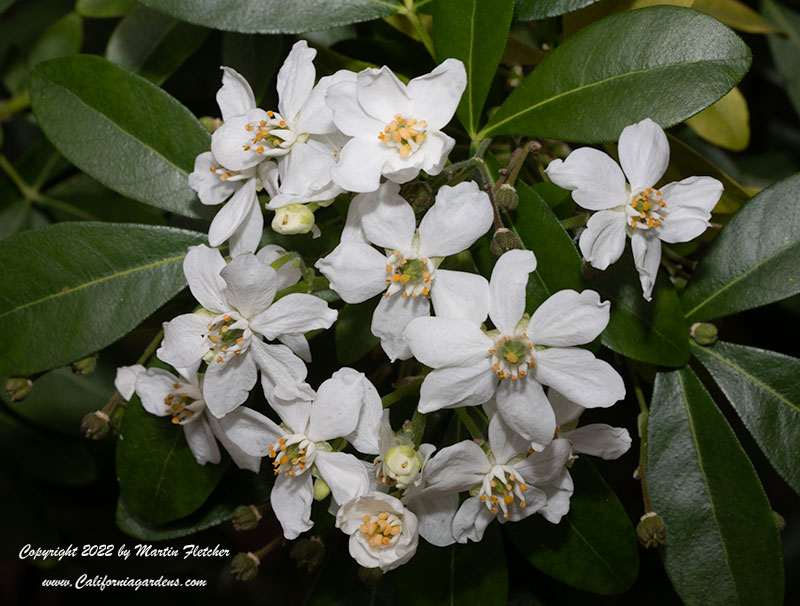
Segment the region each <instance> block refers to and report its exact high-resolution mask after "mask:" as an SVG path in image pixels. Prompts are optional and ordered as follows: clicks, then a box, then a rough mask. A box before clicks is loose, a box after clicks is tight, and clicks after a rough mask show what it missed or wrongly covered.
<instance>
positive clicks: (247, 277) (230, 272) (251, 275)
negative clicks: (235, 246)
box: [220, 254, 278, 319]
mask: <svg viewBox="0 0 800 606" xmlns="http://www.w3.org/2000/svg"><path fill="white" fill-rule="evenodd" d="M220 275H221V276H222V279H223V280H225V285H226V289H225V294H226V295H227V299H228V302H229V303H230V304H231V305H233V306H234V307H235V308H236V309H237V310H238V311H239V313H240V314H242V316H244V317H245V318H248V319H249V318H252V317H254V316H256V315H258V314H260V313H261V312H263V311H264V310H265V309H267V308H268V307H269V304H270V303H272V299H273V298H274V297H275V289H276V287H277V285H278V276H277V275H276V273H275V270H274V269H272V268H271V267H269V266H268V265H264V264H263V263H262V262H261V261H259V260H258V259H257V258H256V256H255V255H253V254H245V255H240V256H238V257H236V258H234V259H233V260H232V261H231V262H230V263H228V265H227V266H226V267H225V268H224V269H223V270H222V271H221V272H220Z"/></svg>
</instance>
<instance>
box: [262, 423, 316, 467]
mask: <svg viewBox="0 0 800 606" xmlns="http://www.w3.org/2000/svg"><path fill="white" fill-rule="evenodd" d="M268 456H269V457H270V458H271V459H274V460H273V461H272V470H273V473H274V474H275V475H278V474H279V473H284V474H286V475H287V476H290V477H291V476H299V475H301V474H303V473H305V471H306V470H307V469H310V468H311V465H312V464H313V463H314V459H316V458H317V447H316V445H315V444H314V442H312V441H311V440H309V439H308V438H307V437H306V436H304V435H302V434H296V433H295V434H291V435H288V436H284V437H282V438H279V439H278V442H277V443H276V444H272V445H270V447H269V455H268Z"/></svg>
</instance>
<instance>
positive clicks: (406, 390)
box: [381, 377, 424, 408]
mask: <svg viewBox="0 0 800 606" xmlns="http://www.w3.org/2000/svg"><path fill="white" fill-rule="evenodd" d="M423 379H424V377H419V378H416V379H414V380H413V381H409V382H408V383H405V384H404V385H401V386H400V387H398V388H397V389H395V390H394V391H393V392H392V393H390V394H387V395H385V396H383V397H382V398H381V404H383V407H384V408H388V407H389V406H391V405H392V404H394V403H395V402H397V401H399V400H402V399H403V398H405V397H406V396H410V395H412V394H415V393H418V392H419V388H420V385H422V380H423Z"/></svg>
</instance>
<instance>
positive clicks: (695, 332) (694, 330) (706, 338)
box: [689, 322, 717, 345]
mask: <svg viewBox="0 0 800 606" xmlns="http://www.w3.org/2000/svg"><path fill="white" fill-rule="evenodd" d="M689 334H690V335H691V337H692V339H694V340H695V342H696V343H697V344H698V345H713V344H714V343H716V342H717V327H716V326H714V325H713V324H708V323H707V322H695V323H694V324H692V327H691V328H690V329H689Z"/></svg>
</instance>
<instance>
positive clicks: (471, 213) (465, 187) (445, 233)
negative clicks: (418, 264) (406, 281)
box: [376, 181, 492, 257]
mask: <svg viewBox="0 0 800 606" xmlns="http://www.w3.org/2000/svg"><path fill="white" fill-rule="evenodd" d="M412 212H413V211H412ZM491 224H492V205H491V202H489V196H488V195H487V194H486V192H483V191H480V190H479V189H478V185H477V184H476V183H475V182H474V181H465V182H463V183H459V184H458V185H456V186H455V187H450V186H449V185H444V186H442V188H441V189H439V192H438V193H437V194H436V202H435V203H434V205H433V206H432V207H431V208H430V210H428V212H427V213H425V216H424V217H423V218H422V221H421V222H420V224H419V254H420V256H423V257H446V256H448V255H454V254H456V253H459V252H461V251H462V250H466V249H468V248H469V247H470V246H472V245H473V244H474V243H475V241H476V240H477V239H478V238H480V237H481V236H482V235H483V234H485V233H486V231H487V230H488V229H489V227H490V226H491ZM376 244H377V242H376Z"/></svg>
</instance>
